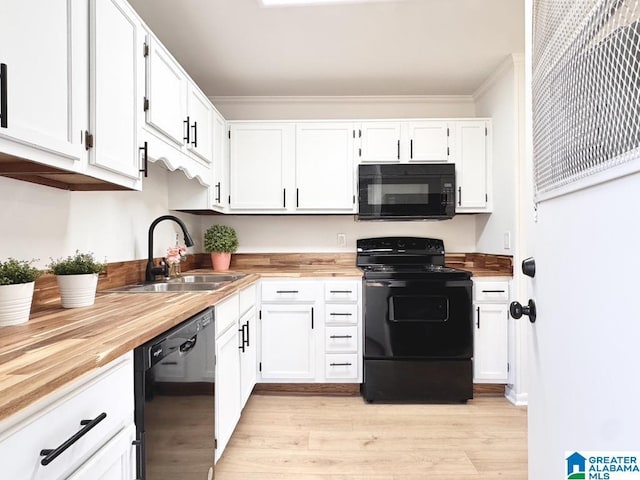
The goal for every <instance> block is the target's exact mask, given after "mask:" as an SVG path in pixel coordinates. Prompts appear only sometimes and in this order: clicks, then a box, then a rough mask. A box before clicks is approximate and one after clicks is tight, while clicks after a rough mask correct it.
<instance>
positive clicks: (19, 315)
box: [0, 258, 41, 326]
mask: <svg viewBox="0 0 640 480" xmlns="http://www.w3.org/2000/svg"><path fill="white" fill-rule="evenodd" d="M34 261H35V260H31V261H30V262H28V261H26V260H16V259H15V258H9V259H7V261H6V262H0V326H5V325H18V324H20V323H25V322H26V321H27V320H29V313H30V312H31V301H32V300H33V287H34V285H35V281H36V279H37V278H38V277H39V276H40V274H41V272H40V270H38V269H37V268H35V267H32V266H31V264H32V263H33V262H34Z"/></svg>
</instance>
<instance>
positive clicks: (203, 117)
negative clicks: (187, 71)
mask: <svg viewBox="0 0 640 480" xmlns="http://www.w3.org/2000/svg"><path fill="white" fill-rule="evenodd" d="M187 91H188V93H187V110H188V112H189V115H188V122H187V124H188V128H189V130H188V132H187V148H188V149H189V151H190V152H191V153H193V154H194V155H196V156H197V157H198V158H200V159H201V160H203V161H205V162H206V163H211V159H212V155H213V142H212V136H213V121H214V110H213V108H212V106H211V103H210V102H209V99H208V98H207V97H205V96H204V95H203V94H202V93H201V92H200V90H199V89H198V88H197V87H196V86H195V85H194V84H193V83H189V85H188V89H187Z"/></svg>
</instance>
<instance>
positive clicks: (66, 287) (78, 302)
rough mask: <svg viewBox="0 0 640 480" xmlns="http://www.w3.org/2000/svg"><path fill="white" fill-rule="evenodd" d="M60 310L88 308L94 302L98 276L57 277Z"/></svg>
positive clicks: (91, 274)
mask: <svg viewBox="0 0 640 480" xmlns="http://www.w3.org/2000/svg"><path fill="white" fill-rule="evenodd" d="M56 278H57V280H58V289H59V290H60V300H62V308H77V307H88V306H89V305H93V303H94V302H95V300H96V289H97V288H98V274H97V273H87V274H82V275H57V277H56Z"/></svg>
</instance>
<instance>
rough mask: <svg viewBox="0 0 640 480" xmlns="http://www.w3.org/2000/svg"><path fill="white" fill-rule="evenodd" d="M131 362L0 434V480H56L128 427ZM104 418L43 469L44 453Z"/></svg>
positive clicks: (106, 372) (130, 408) (118, 366)
mask: <svg viewBox="0 0 640 480" xmlns="http://www.w3.org/2000/svg"><path fill="white" fill-rule="evenodd" d="M133 408H134V403H133V359H132V356H131V355H128V356H127V360H126V361H124V362H118V363H117V364H115V365H113V366H112V367H107V368H106V369H105V370H104V371H103V372H102V373H101V374H100V375H98V376H96V377H94V378H92V379H90V380H87V381H86V383H80V384H79V385H78V387H77V388H76V389H73V390H71V391H70V392H69V393H68V394H66V395H64V396H62V397H59V398H58V399H57V400H55V401H53V402H50V403H46V404H43V406H42V408H41V409H36V410H35V412H34V413H33V414H31V415H30V416H29V417H27V418H26V419H25V420H24V421H22V422H20V423H18V424H16V425H15V426H14V427H12V428H10V429H9V430H7V431H5V432H3V433H1V434H0V465H2V478H12V479H19V478H27V477H28V478H29V479H30V480H57V479H61V478H67V476H69V475H70V474H71V472H72V471H73V470H75V469H76V468H78V467H79V466H80V465H81V464H82V463H84V462H85V461H86V460H87V459H88V458H89V457H90V456H91V455H93V454H94V453H95V452H96V451H98V449H100V448H101V447H102V446H103V445H104V444H106V443H107V442H108V441H109V440H110V439H111V438H112V437H113V436H114V435H116V434H117V433H118V432H119V431H121V430H122V429H123V428H125V427H126V426H127V425H130V424H132V423H133ZM102 414H106V416H104V418H103V419H102V420H100V421H98V422H97V423H96V424H95V426H94V427H93V428H91V429H90V430H88V431H87V432H86V434H84V435H83V436H81V437H80V438H79V439H78V440H77V441H76V442H74V443H73V444H72V445H71V446H70V447H69V448H68V449H67V450H65V451H63V452H62V453H60V455H59V456H58V457H57V458H54V459H53V460H52V461H51V463H49V464H48V465H42V464H41V460H42V459H43V458H44V456H41V455H40V451H41V450H43V449H47V450H53V449H56V448H58V447H59V446H60V445H62V444H63V443H64V442H65V441H67V440H69V439H70V438H71V437H72V436H74V435H75V434H77V433H78V432H80V431H81V430H83V429H85V430H86V427H85V426H83V425H81V423H80V422H81V421H83V420H97V419H99V418H101V416H102Z"/></svg>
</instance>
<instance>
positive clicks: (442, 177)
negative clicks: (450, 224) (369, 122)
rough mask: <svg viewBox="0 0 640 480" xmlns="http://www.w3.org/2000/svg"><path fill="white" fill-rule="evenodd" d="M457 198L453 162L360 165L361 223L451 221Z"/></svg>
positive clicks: (359, 201) (359, 215) (359, 210)
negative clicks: (426, 220) (364, 221)
mask: <svg viewBox="0 0 640 480" xmlns="http://www.w3.org/2000/svg"><path fill="white" fill-rule="evenodd" d="M455 197H456V172H455V165H454V164H453V163H421V164H394V165H379V164H376V165H359V166H358V203H359V208H358V219H359V220H423V219H439V220H443V219H448V218H452V217H453V216H454V215H455V213H456V212H455V210H456V198H455Z"/></svg>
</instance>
